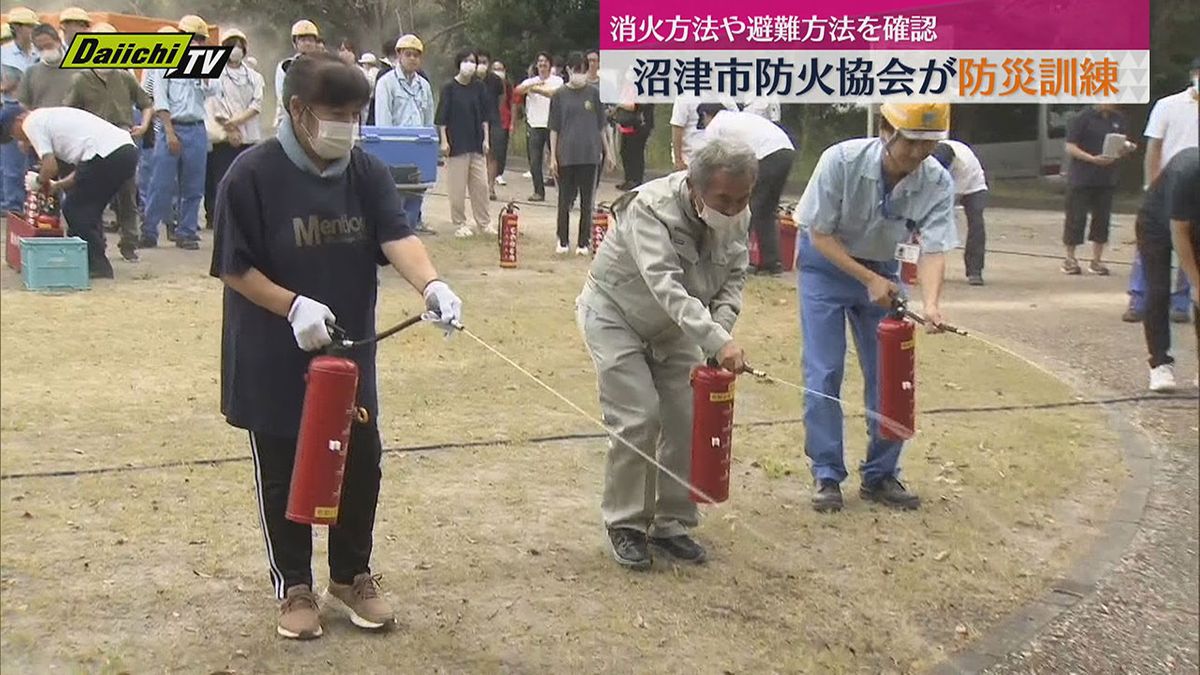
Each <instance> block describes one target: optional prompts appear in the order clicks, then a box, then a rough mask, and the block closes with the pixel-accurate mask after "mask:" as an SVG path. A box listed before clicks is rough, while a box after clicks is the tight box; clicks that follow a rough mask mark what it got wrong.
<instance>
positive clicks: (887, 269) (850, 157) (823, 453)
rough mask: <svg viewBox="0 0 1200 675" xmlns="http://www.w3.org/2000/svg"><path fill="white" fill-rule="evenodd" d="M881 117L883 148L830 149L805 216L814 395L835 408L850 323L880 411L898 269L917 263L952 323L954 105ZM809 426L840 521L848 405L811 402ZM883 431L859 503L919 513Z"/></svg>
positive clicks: (932, 299) (872, 401)
mask: <svg viewBox="0 0 1200 675" xmlns="http://www.w3.org/2000/svg"><path fill="white" fill-rule="evenodd" d="M880 112H881V113H882V117H883V120H882V121H881V130H880V131H881V133H880V138H858V139H852V140H849V141H844V142H842V143H838V144H837V145H834V146H832V147H830V148H828V149H827V150H825V152H824V153H823V154H822V155H821V159H820V161H819V162H818V163H817V168H816V170H815V171H814V172H813V176H812V179H811V180H810V181H809V183H808V187H807V188H805V190H804V196H803V197H802V198H801V200H800V204H799V205H798V206H797V207H796V213H795V218H796V223H797V224H798V225H799V226H800V227H801V228H802V229H803V235H802V236H801V238H800V242H799V245H798V248H799V265H798V268H799V276H800V319H801V324H802V331H801V332H802V336H803V341H804V352H803V363H804V384H805V386H806V387H808V388H809V389H811V390H813V391H816V392H821V394H824V395H825V396H828V397H834V398H836V397H840V396H841V388H842V374H843V371H844V369H845V362H846V320H847V319H849V320H850V329H851V331H853V333H854V341H855V344H856V346H857V351H858V361H859V365H860V367H861V368H862V373H863V381H864V382H863V389H864V393H865V402H866V407H867V409H868V410H869V411H875V410H877V409H878V403H879V401H878V398H879V396H878V385H877V382H876V377H877V372H878V359H879V356H878V343H877V341H876V337H875V331H876V328H877V327H878V325H879V322H880V321H881V320H882V319H883V318H884V317H885V316H886V315H887V313H888V308H889V307H890V306H891V304H892V301H893V299H895V298H896V297H897V296H899V295H900V287H899V286H898V284H897V281H898V279H897V271H898V268H899V260H898V259H899V258H904V259H912V257H914V256H915V255H917V254H919V258H920V260H919V264H918V266H919V275H920V280H921V291H922V293H923V296H924V298H923V299H924V312H925V316H926V318H928V319H929V324H930V326H931V327H932V330H933V331H935V332H936V331H938V330H939V328H938V327H939V326H940V325H941V324H942V316H941V311H940V309H939V307H938V304H939V300H940V297H941V290H942V278H943V276H944V272H945V266H946V261H945V253H946V251H951V250H953V249H954V248H955V247H956V246H957V245H958V234H957V232H956V230H955V225H954V186H953V184H952V181H951V179H950V174H949V173H947V172H946V170H945V169H943V168H942V166H941V165H940V164H938V162H937V160H935V159H933V158H931V157H930V154H931V153H932V152H933V150H934V148H935V147H936V146H937V143H938V142H939V141H942V140H945V139H946V138H947V136H948V135H949V129H950V106H949V105H948V104H944V103H912V104H899V103H885V104H884V105H883V106H882V108H881V110H880ZM914 231H915V232H919V233H920V241H921V243H920V246H919V249H918V248H917V247H916V245H912V244H908V243H906V242H909V241H910V240H911V236H912V234H913V232H914ZM804 426H805V452H806V453H807V454H808V456H809V459H810V460H811V461H812V472H813V478H814V492H813V497H812V505H813V508H814V509H816V510H817V511H839V510H841V508H842V491H841V482H842V481H843V480H845V478H846V466H845V460H844V458H843V451H842V437H843V431H844V428H843V426H844V425H843V420H842V409H841V404H840V403H838V402H837V401H836V400H832V399H831V398H825V397H824V396H820V395H816V394H809V395H807V396H805V401H804ZM879 430H880V429H879V423H878V422H876V421H875V420H872V419H869V418H868V421H867V433H868V436H869V442H868V445H867V458H866V461H864V462H863V463H862V464H861V465H860V466H859V471H860V473H861V474H862V487H861V489H860V492H859V494H860V496H861V497H862V498H863V499H867V500H870V501H875V502H879V503H881V504H884V505H886V506H890V507H894V508H900V509H914V508H917V506H919V505H920V499H919V498H918V497H917V496H916V495H915V494H913V493H911V492H909V491H908V490H907V489H906V488H905V487H904V485H903V484H902V483H900V481H899V480H898V479H897V473H898V469H897V465H898V463H899V460H900V449H901V446H902V443H901V442H900V441H891V440H886V439H884V438H883V437H881V436H880V434H879Z"/></svg>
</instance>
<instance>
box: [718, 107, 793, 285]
mask: <svg viewBox="0 0 1200 675" xmlns="http://www.w3.org/2000/svg"><path fill="white" fill-rule="evenodd" d="M697 114H698V115H699V116H700V121H699V122H698V123H697V126H698V128H699V129H701V130H702V132H703V134H704V137H703V139H702V141H703V143H707V142H709V141H711V140H713V139H717V138H727V139H733V140H736V141H739V142H741V143H743V144H745V145H747V146H749V147H751V148H753V149H754V155H755V157H757V158H758V180H756V181H755V183H754V190H753V191H752V192H751V193H750V229H751V230H752V231H753V232H754V234H755V236H756V237H757V238H758V251H759V261H758V264H757V265H751V266H750V271H751V272H752V273H758V274H768V275H771V276H776V275H779V274H783V262H782V261H781V260H780V253H781V252H780V250H779V227H778V226H777V225H776V219H775V212H776V210H778V209H779V198H780V196H782V195H783V186H784V185H786V184H787V179H788V175H789V174H790V173H791V172H792V162H793V161H794V160H795V158H796V148H795V146H794V145H792V140H791V139H790V138H788V135H787V133H786V132H784V130H783V129H781V128H780V127H779V125H778V124H775V123H774V122H772V121H770V120H768V119H767V118H765V117H762V116H760V115H756V114H754V113H749V112H737V111H735V110H728V109H726V108H725V106H724V105H722V104H720V103H703V104H701V105H700V106H699V107H698V108H697ZM703 143H702V144H703ZM784 253H786V255H795V251H786V252H784Z"/></svg>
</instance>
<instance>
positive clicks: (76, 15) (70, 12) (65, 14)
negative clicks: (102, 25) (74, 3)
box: [58, 7, 92, 26]
mask: <svg viewBox="0 0 1200 675" xmlns="http://www.w3.org/2000/svg"><path fill="white" fill-rule="evenodd" d="M64 21H78V22H79V23H86V24H88V25H89V26H90V25H91V24H92V17H90V16H88V13H87V12H85V11H83V10H82V9H80V8H78V7H68V8H66V9H64V10H63V11H61V12H59V13H58V22H59V23H62V22H64Z"/></svg>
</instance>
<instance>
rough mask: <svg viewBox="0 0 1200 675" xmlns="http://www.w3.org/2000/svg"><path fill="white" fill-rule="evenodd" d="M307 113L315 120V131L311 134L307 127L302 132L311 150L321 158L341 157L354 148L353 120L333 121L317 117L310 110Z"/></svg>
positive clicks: (355, 129) (356, 132)
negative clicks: (306, 137)
mask: <svg viewBox="0 0 1200 675" xmlns="http://www.w3.org/2000/svg"><path fill="white" fill-rule="evenodd" d="M308 113H309V114H310V115H312V116H313V118H314V119H316V120H317V133H316V135H315V136H314V135H312V134H311V133H309V131H308V130H307V129H305V131H304V133H305V135H307V136H308V142H309V143H310V144H312V149H313V152H315V153H317V156H318V157H320V158H321V159H328V160H335V159H341V158H343V157H345V156H347V155H349V154H350V151H351V150H353V149H354V140H355V138H357V137H358V125H357V124H356V123H354V122H334V121H331V120H323V119H321V118H320V117H317V114H316V113H314V112H313V111H312V110H309V111H308Z"/></svg>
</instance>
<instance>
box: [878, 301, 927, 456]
mask: <svg viewBox="0 0 1200 675" xmlns="http://www.w3.org/2000/svg"><path fill="white" fill-rule="evenodd" d="M913 325H914V324H913V323H912V322H911V321H908V320H907V319H906V318H905V317H904V314H903V312H895V311H894V312H892V313H891V314H889V315H888V316H887V317H885V318H884V319H883V320H882V321H880V322H879V327H878V328H877V329H876V330H875V334H876V336H877V337H878V339H879V372H878V374H877V377H878V385H877V386H878V390H879V410H878V412H879V414H880V415H881V416H882V417H883V419H882V420H880V421H879V425H880V429H879V435H880V436H882V437H884V438H888V439H891V440H894V441H903V440H908V439H910V438H912V437H913V428H914V426H915V425H916V417H917V390H916V370H917V350H916V339H915V336H914V331H913Z"/></svg>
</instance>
